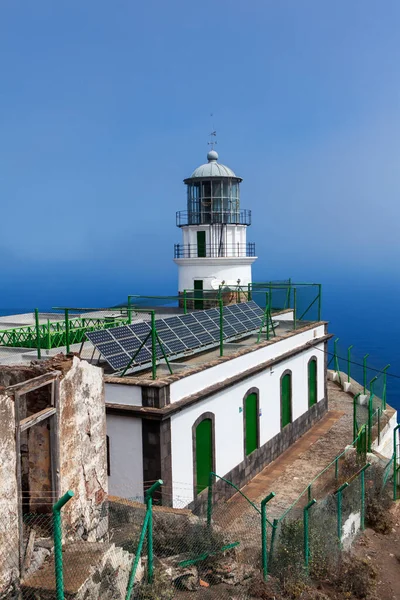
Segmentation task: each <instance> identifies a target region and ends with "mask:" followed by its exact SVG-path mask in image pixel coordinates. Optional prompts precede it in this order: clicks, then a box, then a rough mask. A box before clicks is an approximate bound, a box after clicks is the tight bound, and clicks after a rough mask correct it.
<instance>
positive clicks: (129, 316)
mask: <svg viewBox="0 0 400 600" xmlns="http://www.w3.org/2000/svg"><path fill="white" fill-rule="evenodd" d="M131 302H132V298H131V297H130V296H128V325H131V323H132V306H131Z"/></svg>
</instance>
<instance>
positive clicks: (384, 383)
mask: <svg viewBox="0 0 400 600" xmlns="http://www.w3.org/2000/svg"><path fill="white" fill-rule="evenodd" d="M389 368H390V365H386V367H385V368H384V369H383V398H382V403H383V407H382V408H383V410H386V380H387V373H386V371H387V370H388V369H389Z"/></svg>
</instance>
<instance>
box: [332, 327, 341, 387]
mask: <svg viewBox="0 0 400 600" xmlns="http://www.w3.org/2000/svg"><path fill="white" fill-rule="evenodd" d="M338 341H339V338H336V340H335V341H334V342H333V364H334V367H335V371H336V373H337V374H338V376H339V382H340V383H341V382H342V381H341V378H340V369H339V358H338V355H337V343H338Z"/></svg>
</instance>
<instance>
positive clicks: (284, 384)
mask: <svg viewBox="0 0 400 600" xmlns="http://www.w3.org/2000/svg"><path fill="white" fill-rule="evenodd" d="M291 422H292V372H291V371H286V372H285V373H284V374H283V375H282V377H281V428H282V429H283V428H284V427H286V425H288V424H289V423H291Z"/></svg>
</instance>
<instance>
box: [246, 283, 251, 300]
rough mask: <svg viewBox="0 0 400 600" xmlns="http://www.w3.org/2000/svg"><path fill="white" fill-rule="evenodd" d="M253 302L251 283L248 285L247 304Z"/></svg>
mask: <svg viewBox="0 0 400 600" xmlns="http://www.w3.org/2000/svg"><path fill="white" fill-rule="evenodd" d="M250 300H251V283H248V284H247V302H250Z"/></svg>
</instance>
